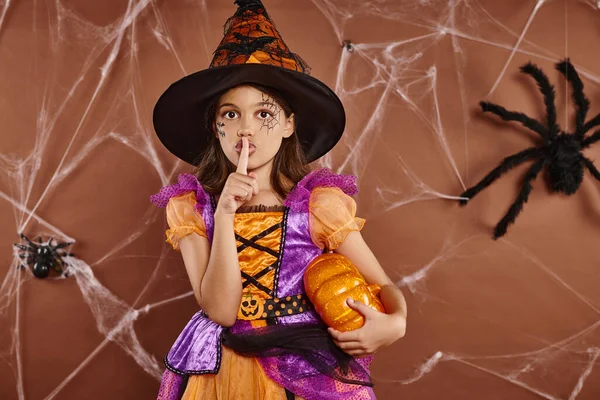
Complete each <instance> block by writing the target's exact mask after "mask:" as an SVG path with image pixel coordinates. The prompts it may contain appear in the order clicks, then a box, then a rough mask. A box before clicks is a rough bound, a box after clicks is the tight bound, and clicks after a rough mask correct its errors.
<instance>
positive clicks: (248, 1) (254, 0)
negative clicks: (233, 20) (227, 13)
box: [234, 0, 263, 8]
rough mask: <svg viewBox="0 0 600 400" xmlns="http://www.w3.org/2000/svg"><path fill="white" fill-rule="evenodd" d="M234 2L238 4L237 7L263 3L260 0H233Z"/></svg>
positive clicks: (261, 5)
mask: <svg viewBox="0 0 600 400" xmlns="http://www.w3.org/2000/svg"><path fill="white" fill-rule="evenodd" d="M234 4H236V5H237V6H238V8H242V7H248V6H259V7H263V3H262V1H260V0H235V2H234Z"/></svg>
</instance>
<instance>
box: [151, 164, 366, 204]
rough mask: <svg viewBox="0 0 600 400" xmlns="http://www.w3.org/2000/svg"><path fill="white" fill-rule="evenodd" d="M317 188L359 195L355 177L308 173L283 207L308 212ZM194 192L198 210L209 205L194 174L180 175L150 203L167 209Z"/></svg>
mask: <svg viewBox="0 0 600 400" xmlns="http://www.w3.org/2000/svg"><path fill="white" fill-rule="evenodd" d="M315 187H337V188H339V189H341V190H342V191H343V192H344V193H346V194H347V195H349V196H353V195H355V194H356V193H358V188H357V186H356V177H355V176H354V175H343V174H336V173H334V172H332V171H331V170H329V169H327V168H321V169H317V170H314V171H312V172H310V173H308V174H307V175H306V176H305V177H304V178H302V180H301V181H300V182H298V184H297V185H296V186H294V188H293V189H292V191H291V192H290V193H289V194H288V196H287V197H286V199H285V201H284V203H283V205H284V206H286V207H289V208H291V209H292V210H294V211H308V202H309V200H310V193H311V192H312V190H313V189H314V188H315ZM190 191H193V192H195V193H196V202H197V203H196V210H198V211H200V212H201V211H202V209H203V208H204V207H205V206H206V205H207V204H209V202H210V195H209V194H208V193H207V192H206V191H205V190H204V188H203V187H202V185H201V184H200V182H198V179H197V178H196V177H195V176H194V175H192V174H179V176H178V177H177V183H174V184H172V185H169V186H165V187H163V188H162V189H160V191H159V192H158V193H156V194H153V195H152V196H150V201H151V202H152V203H154V204H155V205H156V206H157V207H160V208H165V207H166V206H167V203H168V202H169V200H170V199H171V197H174V196H179V195H181V194H184V193H187V192H190Z"/></svg>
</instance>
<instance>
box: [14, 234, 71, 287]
mask: <svg viewBox="0 0 600 400" xmlns="http://www.w3.org/2000/svg"><path fill="white" fill-rule="evenodd" d="M19 236H20V237H21V239H23V240H24V241H25V242H26V243H27V245H26V246H24V245H22V244H18V243H15V244H14V245H15V247H17V248H18V249H20V250H23V253H21V254H19V258H20V259H21V260H23V259H25V258H27V259H26V260H25V263H26V264H27V265H29V266H30V268H31V270H32V271H33V275H35V277H36V278H40V279H43V278H46V277H47V276H48V273H49V272H50V268H52V269H53V270H54V271H56V272H58V273H59V274H61V275H64V276H65V277H66V276H68V275H67V273H66V272H65V271H64V270H63V268H62V267H63V266H64V265H67V264H66V263H65V262H64V261H63V259H62V258H63V257H65V256H74V254H73V253H66V252H65V250H63V248H64V247H67V246H70V245H72V244H73V242H62V243H57V244H56V245H53V244H52V241H53V240H54V238H50V240H48V243H42V238H41V237H38V242H39V243H33V242H32V241H31V240H29V238H27V236H25V235H23V234H22V233H20V234H19ZM20 267H21V268H25V264H22V265H20Z"/></svg>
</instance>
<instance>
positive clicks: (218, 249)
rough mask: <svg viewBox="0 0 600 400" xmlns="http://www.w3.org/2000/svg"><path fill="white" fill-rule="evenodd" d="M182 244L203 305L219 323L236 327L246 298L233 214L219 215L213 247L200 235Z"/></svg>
mask: <svg viewBox="0 0 600 400" xmlns="http://www.w3.org/2000/svg"><path fill="white" fill-rule="evenodd" d="M179 247H180V249H181V254H182V256H183V261H184V264H185V268H186V270H187V273H188V277H189V279H190V282H191V284H192V288H193V290H194V296H195V297H196V300H197V301H198V304H199V305H200V308H202V310H203V311H204V312H205V313H206V314H208V316H209V317H210V319H211V320H213V321H214V322H216V323H217V324H219V325H222V326H232V325H233V324H234V323H235V321H236V318H237V312H238V309H239V307H240V301H241V298H242V279H241V275H240V268H239V262H238V254H237V249H236V243H235V236H234V231H233V216H231V215H221V214H215V231H214V236H213V244H212V248H211V247H210V244H209V243H208V240H207V239H206V238H204V237H202V236H199V235H196V234H192V235H188V236H186V237H183V238H181V239H180V240H179Z"/></svg>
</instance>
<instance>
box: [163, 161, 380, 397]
mask: <svg viewBox="0 0 600 400" xmlns="http://www.w3.org/2000/svg"><path fill="white" fill-rule="evenodd" d="M356 192H357V188H356V184H355V177H353V176H350V175H338V174H334V173H332V172H331V171H329V170H327V169H320V170H316V171H313V172H311V173H309V174H308V175H306V177H305V178H304V179H302V180H301V181H300V182H299V183H298V184H297V185H296V186H295V187H294V189H293V190H292V191H291V192H290V194H289V195H288V196H287V198H286V200H285V202H284V204H283V206H280V207H279V208H267V209H264V208H263V209H256V207H255V208H252V209H240V210H238V213H236V215H235V219H234V230H235V237H236V244H237V250H238V259H239V265H240V270H241V279H242V286H243V295H242V301H241V304H240V308H239V311H238V318H237V321H236V323H235V324H234V325H233V326H232V327H231V328H224V327H222V326H220V325H218V324H216V323H215V322H213V321H211V320H210V318H209V317H208V316H207V315H206V314H205V313H204V312H202V311H199V312H198V313H196V314H195V315H194V316H193V317H192V318H191V320H190V321H189V323H188V324H187V326H186V327H185V328H184V330H183V332H182V333H181V334H180V336H179V337H178V339H177V340H176V341H175V344H174V345H173V347H172V348H171V350H170V352H169V353H168V355H167V356H166V357H165V364H166V366H167V370H166V371H165V373H164V375H163V378H162V382H161V387H160V391H159V396H158V398H159V399H164V400H171V399H180V398H183V399H186V400H187V399H228V398H229V399H286V391H285V389H287V391H288V392H291V393H293V394H295V395H296V396H298V397H297V398H304V399H306V400H312V399H373V398H375V396H374V394H373V391H372V389H371V387H370V386H371V384H370V380H369V375H368V368H369V365H370V363H371V360H372V358H371V357H367V358H361V359H353V358H352V357H350V356H348V355H346V354H345V353H343V352H342V351H341V350H340V349H338V348H337V347H336V346H335V344H333V342H332V340H331V338H330V336H329V334H328V333H327V330H326V329H327V327H326V326H325V325H324V324H323V323H322V321H321V320H320V318H319V316H318V315H317V314H316V312H315V311H314V310H313V309H312V306H311V304H310V301H309V300H308V298H307V297H306V295H305V292H304V285H303V275H304V270H305V269H306V267H307V265H308V264H309V262H310V261H311V260H312V259H314V258H315V257H316V256H318V255H319V254H322V253H323V251H324V249H329V250H333V249H335V248H337V247H338V246H339V244H340V243H341V242H342V241H343V240H344V239H345V238H346V236H347V235H348V234H349V233H350V232H352V231H359V230H361V229H362V227H363V225H364V222H365V221H364V220H363V219H361V218H358V217H356V216H355V213H356V204H355V202H354V200H353V199H352V197H350V196H351V195H354V194H355V193H356ZM152 200H153V202H154V203H155V204H156V205H157V206H159V207H166V214H167V221H168V224H169V230H168V231H167V233H166V235H167V242H169V243H170V244H171V245H172V246H173V248H175V249H177V248H178V240H179V239H181V238H182V237H184V236H186V235H189V234H192V233H196V234H198V235H201V236H204V237H206V238H207V239H208V240H209V242H210V243H212V235H213V231H214V210H215V207H216V204H215V199H214V197H213V196H212V195H209V194H207V193H206V192H205V191H204V189H203V188H202V186H201V184H200V183H199V182H198V181H197V180H196V178H195V177H194V176H193V175H190V174H181V175H180V176H179V181H178V183H176V184H174V185H171V186H167V187H165V188H163V189H161V191H160V192H159V193H157V194H156V195H154V196H153V197H152ZM232 347H233V349H232ZM238 353H240V354H238ZM284 388H285V389H284Z"/></svg>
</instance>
